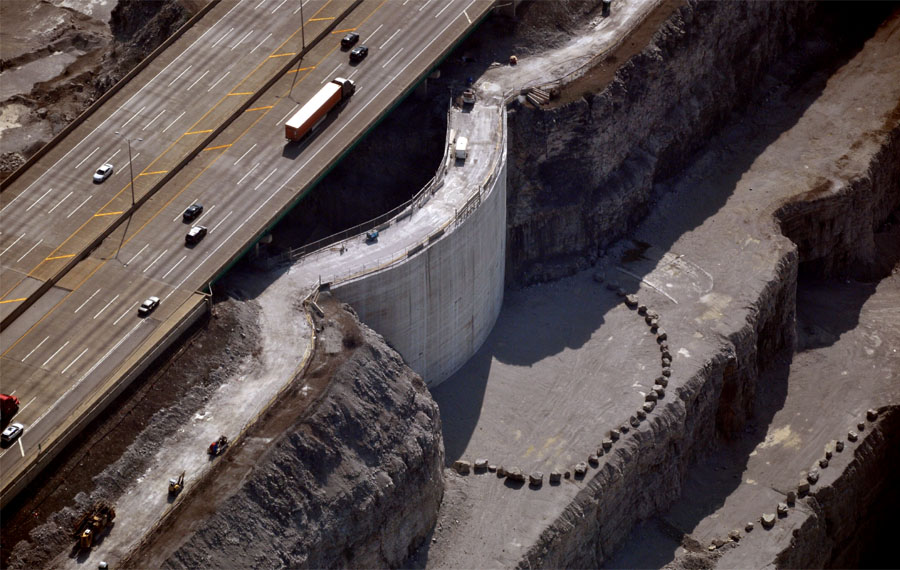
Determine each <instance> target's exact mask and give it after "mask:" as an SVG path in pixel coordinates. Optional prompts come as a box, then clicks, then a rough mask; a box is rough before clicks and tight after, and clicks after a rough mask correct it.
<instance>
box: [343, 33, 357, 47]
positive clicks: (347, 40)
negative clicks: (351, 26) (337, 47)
mask: <svg viewBox="0 0 900 570" xmlns="http://www.w3.org/2000/svg"><path fill="white" fill-rule="evenodd" d="M358 41H359V34H357V33H356V32H350V33H349V34H347V35H346V36H344V37H343V38H341V47H343V48H348V47H352V46H353V44H355V43H356V42H358Z"/></svg>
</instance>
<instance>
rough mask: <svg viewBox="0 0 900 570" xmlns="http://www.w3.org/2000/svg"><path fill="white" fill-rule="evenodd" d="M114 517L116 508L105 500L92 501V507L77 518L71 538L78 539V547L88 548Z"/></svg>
mask: <svg viewBox="0 0 900 570" xmlns="http://www.w3.org/2000/svg"><path fill="white" fill-rule="evenodd" d="M115 518H116V509H114V508H113V507H112V506H111V505H110V504H109V503H107V502H105V501H98V502H96V503H94V506H93V508H91V509H90V510H89V511H87V512H86V513H84V515H83V516H82V517H81V518H80V519H78V523H77V524H76V525H75V532H73V533H72V534H73V538H75V539H76V540H77V541H78V546H79V547H80V548H82V549H84V550H88V549H90V548H91V547H92V546H94V541H95V540H97V537H98V536H100V534H102V533H103V531H104V530H106V528H107V527H108V526H109V525H110V524H111V523H112V521H113V519H115Z"/></svg>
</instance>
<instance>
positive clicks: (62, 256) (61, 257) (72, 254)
mask: <svg viewBox="0 0 900 570" xmlns="http://www.w3.org/2000/svg"><path fill="white" fill-rule="evenodd" d="M101 215H102V214H101ZM70 257H75V254H74V253H70V254H69V255H57V256H55V257H48V258H46V259H44V261H53V260H54V259H68V258H70Z"/></svg>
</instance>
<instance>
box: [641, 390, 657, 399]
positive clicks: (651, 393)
mask: <svg viewBox="0 0 900 570" xmlns="http://www.w3.org/2000/svg"><path fill="white" fill-rule="evenodd" d="M658 399H659V396H657V395H656V392H654V391H653V390H650V391H649V392H647V395H646V396H644V401H645V402H655V401H656V400H658Z"/></svg>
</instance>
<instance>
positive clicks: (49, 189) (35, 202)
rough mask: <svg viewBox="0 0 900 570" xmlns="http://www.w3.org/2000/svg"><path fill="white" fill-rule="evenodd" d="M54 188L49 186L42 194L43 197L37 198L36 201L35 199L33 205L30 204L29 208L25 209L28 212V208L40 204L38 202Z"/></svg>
mask: <svg viewBox="0 0 900 570" xmlns="http://www.w3.org/2000/svg"><path fill="white" fill-rule="evenodd" d="M52 190H53V188H47V191H46V192H44V193H43V194H41V197H40V198H38V199H37V200H35V201H34V204H32V205H30V206H28V207H27V208H25V211H26V212H27V211H28V210H30V209H32V208H34V207H35V206H37V205H38V202H40V201H41V200H43V199H44V197H45V196H46V195H47V194H49V193H50V192H51V191H52Z"/></svg>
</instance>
